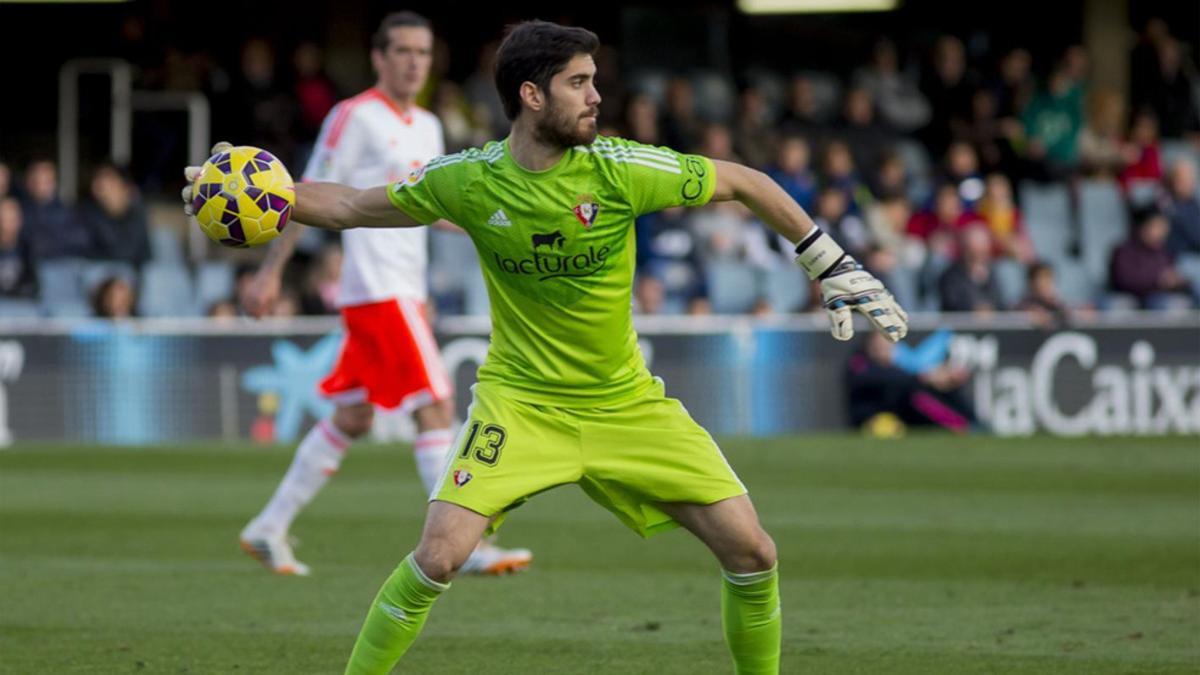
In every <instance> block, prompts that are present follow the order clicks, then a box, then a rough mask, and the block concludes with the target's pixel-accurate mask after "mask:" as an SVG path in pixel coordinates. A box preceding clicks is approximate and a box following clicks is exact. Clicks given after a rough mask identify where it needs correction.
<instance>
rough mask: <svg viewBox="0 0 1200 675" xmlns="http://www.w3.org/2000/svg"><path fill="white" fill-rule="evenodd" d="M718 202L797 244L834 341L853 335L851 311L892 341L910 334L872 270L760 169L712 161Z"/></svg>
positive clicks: (799, 258)
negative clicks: (737, 205)
mask: <svg viewBox="0 0 1200 675" xmlns="http://www.w3.org/2000/svg"><path fill="white" fill-rule="evenodd" d="M713 165H714V166H715V167H716V171H717V178H716V187H715V188H714V190H713V197H712V198H713V200H714V201H729V200H737V201H739V202H741V203H743V204H745V205H746V206H747V207H748V208H749V209H750V210H751V211H753V212H754V213H755V214H756V215H757V216H758V217H759V218H761V219H762V221H763V222H764V223H766V224H767V226H768V227H770V228H771V229H772V230H774V231H776V232H778V233H779V234H781V235H783V236H784V237H786V238H787V239H788V241H791V242H792V243H793V244H795V245H796V264H797V265H799V266H800V268H801V269H803V270H804V272H805V273H806V274H807V275H808V278H809V279H813V280H819V281H820V283H821V300H822V302H823V304H824V305H825V309H826V311H827V312H828V313H829V322H830V325H831V329H832V332H833V337H834V338H836V339H838V340H849V339H850V338H852V337H854V323H853V322H852V321H851V319H850V312H851V310H852V309H854V310H858V311H859V312H861V313H862V314H863V315H864V316H866V317H867V319H868V320H869V321H870V322H871V324H872V325H874V326H875V328H876V329H877V330H879V332H880V333H882V334H883V335H884V336H886V337H887V338H888V339H890V340H892V341H893V342H895V341H897V340H900V339H902V338H903V337H904V336H905V335H906V334H907V333H908V315H907V314H906V313H905V312H904V310H903V309H901V307H900V305H899V304H898V303H897V302H896V300H895V298H893V297H892V294H891V293H889V292H888V290H887V289H886V288H884V287H883V284H882V283H880V282H879V280H878V279H876V278H875V277H874V276H872V275H871V273H870V272H867V271H866V270H864V269H863V268H862V265H859V264H858V262H857V261H855V260H854V258H852V257H850V256H849V255H847V254H846V252H845V251H844V250H842V247H841V246H839V245H838V243H837V242H835V241H834V240H833V237H830V236H829V235H827V234H825V233H824V232H822V231H821V229H820V228H818V227H817V226H816V224H815V223H813V221H812V218H809V217H808V214H807V213H805V212H804V209H802V208H800V205H799V204H797V203H796V202H795V200H793V199H792V198H791V197H789V196H788V194H787V193H786V192H784V191H783V188H781V187H779V186H778V185H776V184H775V181H773V180H771V179H770V178H769V177H768V176H767V175H766V174H764V173H762V172H761V171H756V170H754V169H751V168H748V167H745V166H742V165H740V164H735V163H733V162H722V161H718V160H714V161H713Z"/></svg>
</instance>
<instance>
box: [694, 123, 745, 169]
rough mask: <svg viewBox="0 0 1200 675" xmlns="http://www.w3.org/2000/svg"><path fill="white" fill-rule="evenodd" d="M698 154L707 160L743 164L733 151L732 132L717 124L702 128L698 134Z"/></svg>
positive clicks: (706, 125)
mask: <svg viewBox="0 0 1200 675" xmlns="http://www.w3.org/2000/svg"><path fill="white" fill-rule="evenodd" d="M699 153H700V154H701V155H704V156H705V157H708V158H709V159H719V160H723V161H726V162H737V163H739V164H743V163H744V161H743V160H742V158H741V157H739V156H738V154H737V153H736V152H735V151H734V149H733V132H731V131H730V130H729V127H727V126H725V125H724V124H720V123H717V122H711V123H709V124H705V125H704V126H703V128H702V130H701V134H700V146H699Z"/></svg>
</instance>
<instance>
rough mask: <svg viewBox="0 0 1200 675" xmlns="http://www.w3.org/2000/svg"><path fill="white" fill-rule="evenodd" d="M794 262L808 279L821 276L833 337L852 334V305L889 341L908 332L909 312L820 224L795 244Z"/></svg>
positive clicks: (822, 296)
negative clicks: (823, 230)
mask: <svg viewBox="0 0 1200 675" xmlns="http://www.w3.org/2000/svg"><path fill="white" fill-rule="evenodd" d="M796 264H797V265H799V266H800V268H801V269H803V270H804V272H805V274H807V275H808V278H809V279H813V280H820V282H821V301H822V304H824V305H825V311H826V312H827V313H828V314H829V323H830V330H831V331H832V333H833V337H834V339H837V340H849V339H850V338H852V337H854V322H853V321H852V320H851V313H850V310H851V309H856V310H858V311H860V312H862V313H863V315H864V316H866V317H867V319H868V320H869V321H870V322H871V325H873V326H875V329H876V330H878V331H879V332H880V333H882V334H883V335H884V337H886V338H888V339H889V340H891V341H892V342H898V341H899V340H901V339H903V338H904V336H905V335H907V334H908V314H907V313H905V311H904V310H903V309H901V308H900V305H899V304H898V303H897V302H896V299H895V298H893V297H892V294H891V293H889V292H888V290H887V289H886V288H884V287H883V284H882V283H880V282H879V280H878V279H876V278H875V277H874V276H872V275H871V273H870V272H868V271H866V270H864V269H863V268H862V265H859V264H858V262H857V261H856V260H855V259H854V258H852V257H850V256H849V255H847V254H846V252H845V251H844V250H842V247H841V246H838V243H837V242H836V241H834V240H833V237H830V236H829V235H827V234H825V233H824V232H822V231H821V230H820V229H819V228H816V227H814V228H813V229H812V231H811V232H809V233H808V236H806V237H804V239H802V240H801V241H800V243H799V244H797V245H796Z"/></svg>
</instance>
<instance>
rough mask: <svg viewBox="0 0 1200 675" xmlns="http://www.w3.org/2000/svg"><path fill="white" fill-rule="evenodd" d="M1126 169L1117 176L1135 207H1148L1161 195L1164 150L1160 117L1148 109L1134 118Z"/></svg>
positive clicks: (1126, 146) (1141, 111)
mask: <svg viewBox="0 0 1200 675" xmlns="http://www.w3.org/2000/svg"><path fill="white" fill-rule="evenodd" d="M1124 152H1125V168H1124V169H1123V170H1122V171H1121V173H1120V175H1119V176H1118V179H1119V180H1120V181H1121V185H1122V187H1124V188H1125V192H1126V194H1127V195H1128V196H1129V199H1130V201H1131V202H1133V204H1134V206H1136V207H1145V206H1146V205H1147V204H1148V203H1149V202H1150V201H1151V200H1152V199H1153V198H1155V197H1157V196H1158V185H1159V182H1160V181H1162V177H1163V167H1162V149H1161V147H1160V146H1159V140H1158V118H1156V117H1155V116H1154V113H1153V112H1151V111H1149V110H1140V111H1138V113H1137V114H1136V115H1134V117H1133V123H1132V125H1131V126H1130V129H1129V141H1128V142H1127V143H1126V144H1125V150H1124Z"/></svg>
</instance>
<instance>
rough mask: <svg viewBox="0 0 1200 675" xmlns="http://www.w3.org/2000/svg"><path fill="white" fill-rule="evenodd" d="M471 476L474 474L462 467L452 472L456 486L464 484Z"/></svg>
mask: <svg viewBox="0 0 1200 675" xmlns="http://www.w3.org/2000/svg"><path fill="white" fill-rule="evenodd" d="M472 478H474V476H472V475H471V472H470V471H463V470H462V469H459V470H457V471H455V472H454V484H455V485H456V486H458V487H462V486H464V485H466V484H467V483H468V482H470V480H471V479H472Z"/></svg>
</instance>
